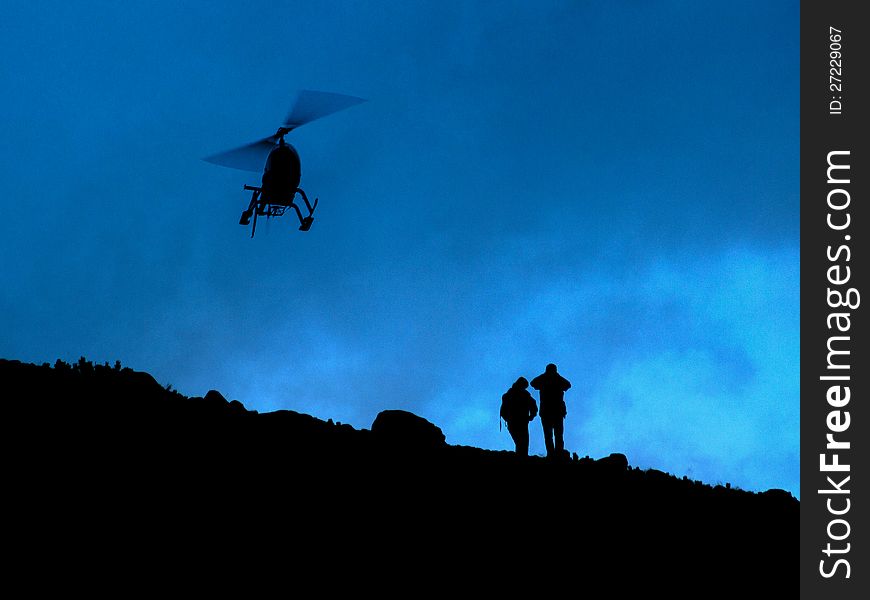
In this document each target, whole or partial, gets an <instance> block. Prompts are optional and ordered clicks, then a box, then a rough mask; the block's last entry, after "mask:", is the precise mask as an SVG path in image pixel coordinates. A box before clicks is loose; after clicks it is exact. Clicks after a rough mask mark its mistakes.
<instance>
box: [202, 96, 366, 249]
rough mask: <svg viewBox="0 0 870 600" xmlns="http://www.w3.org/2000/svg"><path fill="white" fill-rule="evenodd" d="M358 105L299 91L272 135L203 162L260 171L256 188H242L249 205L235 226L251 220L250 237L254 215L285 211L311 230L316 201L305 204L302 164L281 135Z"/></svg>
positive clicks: (354, 99) (349, 98) (353, 99)
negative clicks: (300, 202) (298, 200)
mask: <svg viewBox="0 0 870 600" xmlns="http://www.w3.org/2000/svg"><path fill="white" fill-rule="evenodd" d="M361 102H365V100H364V99H363V98H357V97H356V96H346V95H344V94H335V93H332V92H318V91H314V90H301V91H299V92H298V94H297V96H296V100H295V102H294V103H293V107H292V108H291V109H290V112H289V113H288V114H287V117H286V118H285V119H284V123H283V125H281V127H279V128H278V131H276V132H275V134H274V135H270V136H269V137H266V138H263V139H261V140H258V141H256V142H253V143H251V144H246V145H244V146H239V147H238V148H233V149H232V150H227V151H226V152H220V153H218V154H213V155H211V156H207V157H206V158H204V159H203V160H205V161H206V162H210V163H212V164H216V165H221V166H224V167H230V168H233V169H240V170H243V171H255V172H260V171H262V172H263V179H262V184H261V185H260V186H259V187H257V186H253V185H247V184H245V187H244V189H245V190H248V191H250V192H252V194H251V202H250V204H248V208H247V209H245V210H244V211H242V216H241V218H240V219H239V225H249V224H250V223H251V218H252V217H253V221H254V222H253V226H252V227H251V237H254V232H256V230H257V217H258V216H265V217H267V218H268V217H281V216H283V215H284V211H286V210H287V209H288V208H292V209H293V210H295V211H296V215H297V216H298V217H299V229H300V231H308V230H309V229H311V223H312V222H314V209H316V208H317V198H315V199H314V203H313V204H312V203H311V202H309V201H308V196H307V195H306V194H305V192H304V191H302V188H300V187H299V182H300V180H301V179H302V163H301V161H300V160H299V153H298V152H296V148H294V147H293V146H292V145H291V144H288V143H287V142H285V141H284V136H285V135H287V134H288V133H290V132H291V131H293V130H294V129H296V128H297V127H301V126H302V125H305V124H306V123H310V122H311V121H314V120H316V119H319V118H321V117H325V116H327V115H331V114H333V113H336V112H338V111H340V110H344V109H345V108H349V107H351V106H354V105H356V104H359V103H361ZM296 194H299V195H300V196H301V197H302V200H303V201H304V202H305V207H306V208H307V209H308V215H306V216H303V215H302V211H301V210H300V208H299V205H298V204H296V203H295V202H294V200H295V199H296Z"/></svg>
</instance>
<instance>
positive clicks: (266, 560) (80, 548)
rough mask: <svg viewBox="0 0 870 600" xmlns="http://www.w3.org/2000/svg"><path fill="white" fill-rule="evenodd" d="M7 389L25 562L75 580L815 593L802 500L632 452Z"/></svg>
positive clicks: (114, 379) (136, 387) (112, 388)
mask: <svg viewBox="0 0 870 600" xmlns="http://www.w3.org/2000/svg"><path fill="white" fill-rule="evenodd" d="M0 391H2V397H3V408H4V410H5V417H4V421H3V422H4V425H5V429H6V432H5V433H6V436H5V437H6V439H7V445H9V442H8V440H17V441H15V442H14V443H13V444H11V446H12V447H11V448H10V449H9V450H7V452H9V454H7V461H6V462H7V464H8V465H9V466H8V468H7V470H6V476H5V478H4V481H5V483H6V485H5V486H4V489H5V490H6V491H7V493H6V498H7V509H6V512H7V517H9V519H8V521H9V522H11V523H12V524H13V525H12V527H11V529H12V533H11V534H10V536H8V539H7V547H13V548H15V552H16V553H17V554H18V555H21V556H32V555H35V556H41V557H43V558H44V560H42V562H41V563H40V564H41V565H42V566H43V569H46V568H48V567H46V566H45V565H48V564H50V565H52V566H51V567H50V570H51V572H52V574H53V576H54V577H58V578H60V580H61V581H64V582H67V583H69V582H70V581H74V582H79V583H81V582H82V581H90V580H89V579H88V577H90V576H94V577H98V578H104V577H109V576H111V577H115V578H121V580H123V581H127V582H128V584H127V585H126V586H123V587H122V588H121V589H133V588H135V589H146V588H148V587H149V586H151V585H154V586H158V587H159V584H158V582H162V581H164V578H166V580H168V578H170V576H172V575H178V574H179V573H182V574H187V575H188V576H190V577H193V576H194V575H193V573H196V576H197V577H200V578H202V581H201V584H202V585H201V587H200V588H198V590H199V591H200V592H201V591H203V590H205V589H206V587H205V586H206V585H207V584H211V585H215V586H219V585H220V582H221V581H224V580H225V579H226V578H228V577H230V572H231V571H233V570H236V569H240V568H241V566H240V565H242V564H243V563H246V562H248V561H249V562H251V563H253V564H254V565H255V566H257V567H258V569H259V570H261V571H264V572H265V573H264V575H263V577H264V578H267V577H268V578H270V579H273V580H274V579H281V580H283V581H284V582H285V584H286V585H287V589H299V586H300V585H301V583H300V582H308V583H315V584H316V585H317V586H318V587H317V589H319V590H321V591H323V590H332V591H336V590H338V589H341V588H342V587H343V586H347V585H349V586H350V587H352V588H355V589H356V590H358V591H360V590H371V591H374V592H376V593H378V591H379V590H381V591H387V590H396V591H401V592H403V593H407V594H415V595H416V594H418V593H419V592H420V590H422V589H425V590H428V591H430V592H432V593H437V594H440V593H444V594H450V595H451V596H455V595H460V594H462V595H477V594H480V595H485V596H486V597H490V596H493V595H496V594H500V593H511V594H512V595H515V594H516V593H518V592H527V591H528V592H536V593H539V592H540V590H541V587H542V586H550V585H552V586H559V587H558V588H557V589H564V590H566V591H565V592H564V593H570V594H571V595H577V596H589V597H600V595H603V594H604V593H606V594H607V595H608V596H610V595H613V596H614V597H617V598H620V597H627V595H629V594H633V595H637V594H645V595H652V594H654V593H667V595H668V597H691V598H697V597H704V596H706V595H709V594H711V593H714V592H718V593H725V594H729V595H735V596H738V597H748V598H754V597H762V596H768V595H770V596H769V597H793V596H795V595H796V593H797V590H798V577H797V575H798V572H797V569H798V535H799V526H798V513H799V503H798V501H797V500H796V499H795V498H793V497H792V496H791V494H789V493H788V492H785V491H783V490H769V491H766V492H761V493H757V492H749V491H744V490H739V489H733V488H730V486H722V485H715V486H713V485H708V484H705V483H701V482H697V481H691V480H689V479H687V478H685V477H683V478H677V477H675V476H672V475H669V474H667V473H663V472H661V471H657V470H652V469H650V470H640V469H637V468H633V467H631V466H630V465H629V461H628V459H627V457H625V456H624V455H622V454H613V455H611V456H608V457H604V458H601V459H599V460H593V459H591V458H588V457H587V458H579V457H578V456H577V455H574V456H573V458H569V459H567V460H561V461H556V460H548V459H545V458H543V457H525V456H521V455H517V453H516V452H514V451H507V450H506V451H491V450H482V449H479V448H473V447H468V446H455V445H450V444H447V443H446V441H445V437H444V434H443V432H442V431H441V430H440V429H439V428H438V427H437V426H435V425H433V424H432V423H429V422H428V421H426V420H425V419H422V418H421V417H418V416H416V415H413V414H411V413H408V412H405V411H398V410H396V411H394V410H386V411H383V412H381V413H380V414H379V415H378V417H377V419H375V422H374V423H373V424H372V428H371V430H367V429H355V428H354V427H351V426H350V425H346V424H340V423H333V422H332V421H331V420H330V421H323V420H320V419H317V418H315V417H312V416H309V415H305V414H300V413H297V412H293V411H289V410H279V411H275V412H269V413H258V412H256V411H252V410H247V409H246V408H245V407H244V406H243V405H242V404H241V403H240V402H238V401H236V400H233V401H228V400H227V399H226V398H224V397H223V396H222V395H221V394H220V393H219V392H217V391H214V390H212V391H209V392H208V393H206V394H205V395H204V396H203V397H192V398H191V397H186V396H183V395H182V394H180V393H178V392H177V391H174V390H172V389H171V388H170V387H168V386H167V387H164V386H161V385H160V384H158V383H157V382H156V381H155V380H154V378H153V377H151V376H150V375H148V374H146V373H141V372H136V371H133V370H131V369H128V368H121V365H120V364H118V363H116V364H115V365H114V366H109V365H93V364H91V363H90V362H88V361H86V360H85V359H81V360H80V361H79V362H78V363H77V364H73V365H68V364H66V363H63V362H61V361H58V362H57V363H56V364H55V365H54V366H51V365H48V364H45V365H41V366H37V365H32V364H24V363H21V362H18V361H9V360H0ZM46 552H48V555H50V557H52V558H54V559H58V561H57V565H59V566H57V565H55V563H54V562H48V560H49V559H48V558H45V556H46V554H45V553H46ZM197 565H198V566H197ZM94 569H97V571H93V570H94ZM89 574H90V575H89ZM70 578H72V579H70ZM83 578H84V579H83ZM101 580H102V579H101ZM134 582H142V585H141V586H139V585H137V584H135V583H134ZM173 585H174V584H173ZM408 585H412V586H414V587H407V586H408ZM142 586H144V587H142ZM562 586H564V587H562ZM571 590H573V591H571ZM252 593H253V592H252V591H251V590H248V594H246V596H248V597H249V596H250V595H251V594H252ZM599 594H600V595H599ZM717 595H718V594H717Z"/></svg>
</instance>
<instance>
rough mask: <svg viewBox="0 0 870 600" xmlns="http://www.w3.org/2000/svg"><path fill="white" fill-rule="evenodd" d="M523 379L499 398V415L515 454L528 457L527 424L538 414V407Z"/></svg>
mask: <svg viewBox="0 0 870 600" xmlns="http://www.w3.org/2000/svg"><path fill="white" fill-rule="evenodd" d="M528 387H529V381H528V379H526V378H525V377H520V378H519V379H517V380H516V381H515V382H514V384H513V385H512V386H511V387H510V389H509V390H508V391H507V392H505V393H504V394H503V395H502V397H501V409H500V410H499V414H500V415H501V418H502V419H504V420H505V423H507V428H508V432H510V434H511V437H512V438H513V440H514V444H515V445H516V451H517V454H520V455H522V456H528V455H529V422H530V421H531V420H532V419H534V418H535V416H536V415H537V414H538V405H537V404H535V399H534V398H532V395H531V394H530V393H529V390H528Z"/></svg>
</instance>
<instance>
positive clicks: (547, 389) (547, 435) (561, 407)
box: [531, 363, 571, 457]
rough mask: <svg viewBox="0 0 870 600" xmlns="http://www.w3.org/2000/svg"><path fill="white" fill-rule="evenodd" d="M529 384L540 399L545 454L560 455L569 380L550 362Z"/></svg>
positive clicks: (562, 443)
mask: <svg viewBox="0 0 870 600" xmlns="http://www.w3.org/2000/svg"><path fill="white" fill-rule="evenodd" d="M531 385H532V387H533V388H535V389H536V390H538V392H539V395H540V399H541V426H542V427H543V428H544V443H545V444H546V446H547V456H549V457H561V456H562V455H563V454H564V453H565V440H564V429H565V427H564V419H565V417H566V416H567V414H568V407H567V406H566V405H565V392H566V391H568V389H570V387H571V382H570V381H568V380H567V379H565V378H564V377H562V376H561V375H559V373H558V372H557V371H556V365H554V364H553V363H550V364H549V365H547V368H546V369H545V370H544V372H543V373H541V374H540V375H538V376H537V377H535V378H534V379H532V383H531Z"/></svg>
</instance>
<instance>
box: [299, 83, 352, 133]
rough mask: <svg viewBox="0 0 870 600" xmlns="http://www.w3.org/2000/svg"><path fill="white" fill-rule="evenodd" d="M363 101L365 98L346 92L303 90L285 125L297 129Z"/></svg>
mask: <svg viewBox="0 0 870 600" xmlns="http://www.w3.org/2000/svg"><path fill="white" fill-rule="evenodd" d="M361 102H365V99H364V98H357V97H356V96H345V95H344V94H334V93H332V92H317V91H314V90H301V91H300V92H299V94H298V95H297V96H296V102H295V103H294V104H293V108H291V109H290V113H289V114H288V115H287V118H286V119H284V127H286V128H287V129H295V128H297V127H300V126H302V125H305V124H306V123H310V122H311V121H314V120H316V119H319V118H321V117H325V116H327V115H331V114H332V113H336V112H338V111H340V110H344V109H345V108H349V107H351V106H354V105H356V104H359V103H361Z"/></svg>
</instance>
